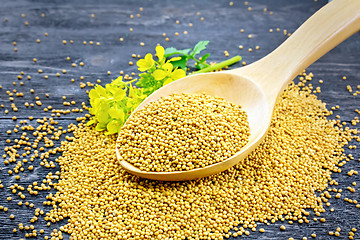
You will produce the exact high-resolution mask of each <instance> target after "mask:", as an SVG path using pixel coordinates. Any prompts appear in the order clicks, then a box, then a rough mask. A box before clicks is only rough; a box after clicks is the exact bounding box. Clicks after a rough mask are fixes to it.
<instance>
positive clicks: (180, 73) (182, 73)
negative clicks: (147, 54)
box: [171, 68, 186, 80]
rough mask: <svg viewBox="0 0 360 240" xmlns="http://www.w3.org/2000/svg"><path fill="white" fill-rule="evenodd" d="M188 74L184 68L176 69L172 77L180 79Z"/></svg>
mask: <svg viewBox="0 0 360 240" xmlns="http://www.w3.org/2000/svg"><path fill="white" fill-rule="evenodd" d="M185 76H186V73H185V71H184V70H182V69H180V68H179V69H176V70H175V71H173V72H172V73H171V78H172V79H173V80H177V79H180V78H183V77H185Z"/></svg>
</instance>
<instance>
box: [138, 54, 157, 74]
mask: <svg viewBox="0 0 360 240" xmlns="http://www.w3.org/2000/svg"><path fill="white" fill-rule="evenodd" d="M154 64H155V61H154V59H153V56H152V55H151V54H150V53H148V54H146V56H145V58H144V59H140V60H139V61H137V63H136V65H137V66H138V67H139V68H138V69H139V71H141V72H144V71H146V70H149V69H150V68H152V67H153V66H154Z"/></svg>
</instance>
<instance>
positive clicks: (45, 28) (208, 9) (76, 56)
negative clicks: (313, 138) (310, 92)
mask: <svg viewBox="0 0 360 240" xmlns="http://www.w3.org/2000/svg"><path fill="white" fill-rule="evenodd" d="M354 1H355V0H354ZM326 2H327V1H325V0H319V1H314V0H306V1H305V0H303V1H299V0H256V1H255V0H252V1H249V2H244V1H242V0H241V1H238V0H233V2H230V1H224V0H210V1H206V0H198V1H192V0H183V1H169V0H168V1H166V0H161V1H160V0H158V1H156V0H152V1H151V0H150V1H149V0H139V1H131V0H127V1H124V0H121V1H116V0H109V1H96V0H93V1H85V0H78V1H58V0H54V1H52V2H48V1H41V0H38V1H35V0H33V1H31V0H7V1H2V2H1V4H2V6H1V7H0V36H1V37H0V85H1V87H2V88H1V89H0V104H2V105H3V107H1V108H0V149H1V151H3V149H4V148H5V147H6V146H9V145H10V144H8V143H6V139H10V140H13V139H15V138H18V137H19V135H18V134H16V133H12V134H7V131H8V130H12V129H14V127H15V126H16V125H20V121H21V120H25V119H28V117H29V116H33V117H34V119H37V118H42V117H51V111H48V112H45V111H44V110H43V109H44V108H46V107H48V106H52V107H53V108H56V109H67V108H68V107H66V106H63V101H64V100H63V99H62V97H63V96H65V97H66V101H68V102H71V101H75V102H76V103H75V105H72V106H74V107H75V106H77V107H81V103H82V102H85V103H87V104H88V96H87V94H86V91H87V90H89V89H91V88H90V87H89V86H86V85H87V82H89V83H97V79H100V80H101V84H106V83H109V82H110V81H111V79H115V78H116V77H117V76H118V75H119V72H120V71H121V70H123V71H124V73H125V74H129V75H131V73H132V72H135V73H137V69H136V68H137V67H136V64H134V65H132V66H131V65H129V61H133V62H134V63H136V60H137V59H134V58H132V54H140V55H141V56H144V54H145V53H147V52H154V48H155V46H156V44H157V43H160V44H161V45H163V46H164V47H170V46H174V47H176V48H178V49H182V48H189V47H192V46H194V44H195V43H196V42H198V41H200V40H210V44H209V45H208V49H207V52H209V53H210V54H211V55H210V57H209V60H210V61H214V62H220V61H223V60H225V59H226V57H225V55H224V51H228V52H229V54H230V57H231V56H235V55H241V56H242V57H243V60H242V61H244V62H246V63H247V64H249V63H251V62H254V61H255V60H257V59H259V58H261V57H263V56H265V55H266V54H268V53H269V52H271V51H272V50H273V49H274V48H275V47H277V46H278V45H279V44H281V43H282V42H283V41H284V40H285V39H286V38H287V36H286V34H284V31H285V33H291V32H293V31H294V30H295V29H296V28H297V27H299V26H300V24H301V23H302V22H304V21H305V20H306V19H307V18H308V17H309V16H311V15H312V14H313V13H314V12H315V11H316V10H318V9H319V8H320V7H322V6H323V5H324V4H326ZM131 15H132V16H133V17H131ZM177 21H178V22H177ZM191 24H192V26H190V25H191ZM131 29H132V30H131ZM241 29H243V30H244V32H241ZM270 29H272V32H271V30H270ZM185 31H187V34H185V33H184V32H185ZM163 33H166V36H165V37H164V36H163ZM176 33H178V34H176ZM249 34H251V35H252V37H251V38H249V36H248V35H249ZM120 38H121V40H122V41H121V40H120ZM166 38H169V39H168V41H166ZM63 40H66V44H64V43H63ZM84 41H86V42H84ZM14 42H16V46H14ZM84 43H86V44H84ZM142 43H143V44H142ZM142 45H144V46H142ZM239 45H242V46H243V49H239ZM256 46H259V47H260V48H259V49H256ZM15 48H16V49H15ZM249 48H252V49H253V51H252V52H249V51H248V49H249ZM67 57H70V60H67ZM33 58H36V59H37V61H36V62H34V61H33ZM359 58H360V34H359V33H357V34H355V35H354V36H352V37H351V38H349V39H348V40H346V41H345V42H344V43H342V44H340V45H339V46H338V47H336V48H335V49H334V50H332V51H331V52H330V53H328V54H327V55H325V56H324V57H323V58H321V59H320V60H319V61H317V62H316V63H314V64H313V65H312V66H310V67H309V68H308V71H309V72H313V74H314V75H315V77H314V80H313V83H312V84H313V85H314V86H315V87H316V86H320V84H319V80H323V81H324V84H322V85H321V88H322V92H321V93H320V94H318V96H319V98H320V99H322V100H323V101H325V102H326V103H327V104H328V107H329V108H330V107H332V106H335V105H339V106H340V109H339V110H337V112H336V114H339V115H340V116H341V119H342V121H346V122H348V123H349V122H350V121H351V120H352V119H353V118H354V117H355V116H359V114H357V113H356V112H355V111H354V110H355V109H356V108H357V109H359V110H360V104H359V103H360V94H359V95H358V96H353V95H352V94H351V93H349V92H348V90H347V86H348V85H350V86H351V87H352V89H353V92H355V91H356V90H359V89H356V88H357V86H358V85H360V61H359ZM80 62H83V63H84V66H80ZM73 63H76V65H77V66H76V67H72V64H73ZM240 66H241V63H238V64H236V65H234V66H232V67H240ZM39 69H41V70H43V73H39V72H38V71H39ZM63 70H66V73H63ZM22 72H23V75H22ZM57 73H59V74H57ZM57 75H59V76H57ZM18 76H20V77H18ZM27 76H30V77H31V79H28V77H27ZM45 76H48V77H47V78H46V77H45ZM343 76H346V78H347V79H346V80H343V79H342V78H343ZM18 78H22V79H18ZM72 79H74V80H73V81H72ZM82 83H83V84H82ZM84 84H85V87H84ZM81 86H82V87H81ZM31 89H34V93H30V90H31ZM15 90H16V93H18V95H21V94H19V93H23V96H17V95H16V93H15V92H14V91H15ZM7 91H10V92H12V93H13V98H14V100H13V101H10V100H9V97H10V96H9V94H8V93H7ZM36 97H38V98H39V100H40V101H41V102H42V106H38V105H36V101H37V100H36ZM26 102H28V103H29V104H31V103H32V104H34V107H31V106H29V107H26V106H25V103H26ZM12 103H14V104H15V106H16V108H17V109H18V111H16V112H15V111H13V110H12V108H11V104H12ZM6 110H8V111H9V112H8V113H7V114H6ZM84 114H85V112H84V113H70V114H66V115H61V117H55V120H56V121H58V122H59V126H64V127H66V126H67V125H69V124H70V123H76V118H77V117H80V116H83V115H84ZM336 114H334V116H333V117H335V115H336ZM13 117H16V120H13ZM34 125H36V124H35V123H34ZM11 144H13V143H11ZM58 144H60V143H58ZM354 144H357V146H358V149H359V148H360V145H359V143H354ZM358 149H357V150H350V149H346V153H347V154H350V153H351V154H352V155H353V156H354V158H355V159H354V160H352V161H350V162H349V163H348V164H346V165H345V166H344V167H342V173H339V174H333V178H334V179H336V180H337V181H338V182H339V185H341V187H342V188H343V189H346V187H347V186H351V183H352V182H354V181H355V182H356V181H357V182H358V185H356V186H355V189H356V192H355V193H350V192H349V191H347V190H344V192H343V194H342V197H341V199H335V198H332V199H330V202H331V207H332V208H334V209H335V210H334V212H330V211H329V208H327V211H326V213H325V215H324V216H325V218H326V219H327V221H326V223H320V222H313V221H310V223H309V224H298V223H294V224H292V225H289V224H287V223H275V224H271V225H270V226H264V228H265V229H266V232H265V233H264V234H261V235H260V233H259V232H256V233H251V235H250V236H248V237H241V239H288V238H289V237H293V238H294V239H303V237H307V238H308V239H311V234H312V233H316V235H317V237H316V239H333V238H334V239H335V238H336V239H348V232H349V231H350V229H351V228H353V227H356V228H358V229H359V231H360V209H358V208H356V207H355V205H354V204H349V203H347V202H345V201H344V198H345V197H349V198H351V199H356V200H358V201H359V202H360V195H359V191H360V188H359V185H360V176H359V175H358V176H355V175H353V176H351V177H350V176H348V175H347V174H346V173H347V172H348V171H349V170H350V169H354V170H357V171H360V162H359V161H358V159H359V158H360V154H359V150H358ZM2 154H4V152H2V153H1V155H2ZM51 160H54V159H51ZM24 165H25V167H26V168H27V166H28V165H30V164H24ZM33 165H34V170H33V171H31V172H29V171H28V170H25V171H24V173H22V174H21V179H20V180H16V179H15V174H12V175H9V174H8V170H9V169H10V168H11V166H13V165H12V164H10V165H5V164H4V162H3V161H1V162H0V167H1V171H0V180H1V181H2V183H1V184H3V188H2V189H0V205H2V206H4V207H7V208H8V209H9V210H8V211H7V212H4V211H3V210H0V239H20V238H24V232H17V233H13V232H12V231H13V228H15V227H17V225H18V224H19V223H20V222H22V223H27V224H30V222H29V220H30V218H31V217H32V216H33V214H34V209H32V208H29V207H28V206H24V205H22V206H18V204H17V203H18V201H19V200H20V199H19V197H18V195H17V194H13V193H12V192H11V189H9V186H10V185H13V184H14V183H19V184H21V185H22V186H25V187H26V186H28V185H29V184H31V183H32V182H33V181H41V180H42V179H43V177H44V176H45V175H46V174H47V173H48V172H49V171H52V172H56V171H58V170H59V167H58V166H56V167H55V168H52V169H50V170H49V169H47V168H45V167H42V166H40V165H39V161H38V160H35V162H34V163H33ZM23 193H24V194H25V195H26V200H25V201H29V202H30V203H34V205H35V207H34V208H37V207H39V208H41V209H44V211H48V210H49V208H48V207H44V206H43V205H42V202H43V201H44V200H45V197H46V195H47V194H48V193H49V192H46V191H45V192H40V193H39V195H38V196H30V195H29V194H27V193H26V189H25V191H23ZM10 196H11V197H12V198H13V200H12V201H7V198H8V197H10ZM25 201H24V202H25ZM10 214H14V215H15V216H16V217H15V219H14V220H11V219H10V218H9V216H10ZM280 225H285V226H286V231H280V230H279V226H280ZM34 226H35V227H36V228H37V229H40V228H44V229H45V234H47V235H48V234H49V233H50V232H51V230H52V229H53V228H54V227H59V226H60V225H59V224H57V225H56V224H54V225H52V226H51V227H50V228H47V227H46V222H45V221H44V219H43V218H40V219H39V220H38V221H37V222H36V223H34ZM337 227H340V228H341V229H342V230H341V235H340V237H335V236H329V235H328V232H329V231H334V230H335V229H336V228H337ZM66 238H68V236H66ZM359 238H360V233H359V232H356V233H355V239H359ZM38 239H43V235H40V236H39V237H38Z"/></svg>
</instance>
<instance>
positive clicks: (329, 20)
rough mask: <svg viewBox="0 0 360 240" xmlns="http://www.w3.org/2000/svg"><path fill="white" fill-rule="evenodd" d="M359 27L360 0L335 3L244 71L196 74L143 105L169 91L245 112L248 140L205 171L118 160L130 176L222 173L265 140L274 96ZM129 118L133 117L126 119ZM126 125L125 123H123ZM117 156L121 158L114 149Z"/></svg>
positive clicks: (157, 177)
mask: <svg viewBox="0 0 360 240" xmlns="http://www.w3.org/2000/svg"><path fill="white" fill-rule="evenodd" d="M359 29H360V0H334V1H332V2H330V3H328V4H326V5H325V6H324V7H323V8H321V9H320V10H319V11H317V12H316V13H315V14H314V15H313V16H311V17H310V18H309V19H308V20H307V21H306V22H305V23H304V24H302V25H301V26H300V28H299V29H297V30H296V32H294V33H293V34H292V35H291V36H290V37H289V38H288V39H287V40H286V41H285V42H284V43H283V44H281V45H280V46H279V47H278V48H277V49H275V50H274V51H273V52H272V53H270V54H268V55H267V56H265V57H264V58H262V59H260V60H259V61H257V62H254V63H252V64H250V65H248V66H246V67H242V68H237V69H234V70H230V71H222V72H215V73H203V74H194V75H190V76H187V77H185V78H182V79H179V80H176V81H175V82H172V83H170V84H168V85H165V86H164V87H162V88H160V89H159V90H157V91H156V92H154V93H153V94H151V95H150V96H149V97H148V98H146V99H145V101H144V102H142V103H141V104H140V105H139V106H138V107H137V108H136V109H135V111H134V112H136V111H138V110H140V109H142V108H144V107H145V105H146V104H148V103H149V102H152V101H156V100H158V99H159V98H161V97H165V96H169V95H171V94H173V93H201V92H206V93H207V94H210V95H214V96H220V97H224V98H225V99H226V100H227V101H229V102H232V103H235V104H239V105H241V106H242V107H243V109H244V110H245V111H246V113H247V114H248V121H249V125H250V138H249V142H248V143H247V144H246V145H245V146H244V147H243V148H242V149H241V151H239V152H237V153H236V154H235V155H234V156H232V157H230V158H228V159H226V160H224V161H222V162H219V163H216V164H213V165H209V166H206V167H204V168H197V169H193V170H190V171H176V172H145V171H141V170H139V169H138V168H137V167H135V166H133V165H132V164H130V163H128V162H126V161H124V160H122V161H120V164H121V166H122V167H123V168H124V169H125V170H126V171H127V172H129V173H132V174H134V175H137V176H140V177H143V178H148V179H154V180H163V181H184V180H190V179H195V178H201V177H206V176H209V175H212V174H216V173H219V172H222V171H224V170H226V169H228V168H230V167H232V166H234V165H235V164H237V163H239V162H240V161H241V160H243V159H244V158H246V157H247V155H249V154H250V153H251V152H252V151H253V150H254V149H255V148H256V147H257V146H258V145H259V143H261V141H262V140H263V139H264V137H265V136H266V133H267V131H268V129H269V126H270V121H271V116H272V113H273V110H274V106H275V103H276V99H277V97H278V96H279V95H280V94H281V93H282V91H283V90H284V89H285V87H286V86H287V85H288V83H289V82H290V81H291V80H293V79H294V78H295V77H296V76H297V75H298V74H299V73H300V72H301V71H302V70H304V69H305V68H306V67H308V66H309V65H310V64H312V63H313V62H315V61H316V60H317V59H319V58H320V57H321V56H323V55H324V54H325V53H327V52H328V51H330V50H331V49H332V48H334V47H335V46H336V45H338V44H339V43H341V42H342V41H344V40H345V39H347V38H348V37H349V36H351V35H352V34H354V33H356V32H357V31H359ZM130 117H131V116H130ZM125 124H126V123H125ZM116 154H117V157H118V159H119V151H118V146H116Z"/></svg>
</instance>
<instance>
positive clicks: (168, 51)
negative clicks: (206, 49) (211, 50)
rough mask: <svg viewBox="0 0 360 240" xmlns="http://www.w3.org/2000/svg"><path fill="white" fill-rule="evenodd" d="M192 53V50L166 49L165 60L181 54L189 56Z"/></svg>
mask: <svg viewBox="0 0 360 240" xmlns="http://www.w3.org/2000/svg"><path fill="white" fill-rule="evenodd" d="M190 51H191V48H187V49H183V50H177V49H176V48H174V47H169V48H166V49H165V55H164V57H165V58H168V57H170V56H172V55H176V54H179V55H188V54H189V52H190Z"/></svg>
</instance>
